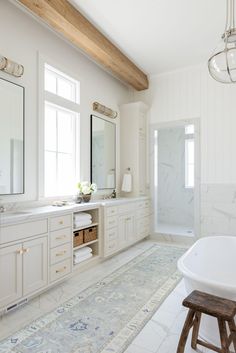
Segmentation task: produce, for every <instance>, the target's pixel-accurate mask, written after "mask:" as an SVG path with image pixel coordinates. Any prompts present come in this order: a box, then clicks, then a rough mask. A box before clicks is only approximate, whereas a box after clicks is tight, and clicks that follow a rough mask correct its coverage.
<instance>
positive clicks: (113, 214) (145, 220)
mask: <svg viewBox="0 0 236 353" xmlns="http://www.w3.org/2000/svg"><path fill="white" fill-rule="evenodd" d="M115 202H116V201H114V203H115ZM103 233H104V242H103V256H104V257H108V256H111V255H113V254H115V253H117V252H118V251H120V250H123V249H125V248H127V247H128V246H130V245H132V244H134V243H136V242H138V241H139V240H141V239H144V238H146V237H147V236H148V235H149V234H150V201H149V200H148V199H140V200H139V199H137V201H135V202H127V201H126V200H123V201H122V202H121V201H120V202H119V203H118V205H117V206H113V205H109V203H108V204H105V205H104V206H103Z"/></svg>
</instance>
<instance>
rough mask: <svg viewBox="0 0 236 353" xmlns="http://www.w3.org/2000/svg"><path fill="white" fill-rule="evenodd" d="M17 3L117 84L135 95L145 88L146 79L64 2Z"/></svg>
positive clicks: (29, 0) (30, 0)
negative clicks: (80, 51) (80, 50)
mask: <svg viewBox="0 0 236 353" xmlns="http://www.w3.org/2000/svg"><path fill="white" fill-rule="evenodd" d="M18 2H19V3H21V4H22V5H24V6H25V7H26V8H27V9H28V10H30V11H31V12H32V13H33V14H34V15H37V16H39V17H40V18H41V19H42V20H43V21H44V22H46V23H47V24H48V25H49V26H51V27H52V28H53V29H54V30H56V31H57V32H59V33H60V34H62V35H63V36H64V37H65V38H66V39H67V40H69V41H70V42H72V43H73V44H74V45H75V46H77V47H78V48H80V49H82V50H83V51H84V52H85V53H86V54H87V55H88V56H90V57H91V58H92V59H93V60H95V61H96V62H97V63H99V64H100V65H102V66H103V67H104V68H105V69H106V70H108V71H110V72H111V73H112V74H113V75H114V76H116V77H117V78H119V79H120V80H121V81H123V82H125V83H127V84H128V85H130V86H132V87H133V88H135V89H136V90H138V91H142V90H145V89H147V88H148V85H149V83H148V78H147V75H146V74H145V73H144V72H142V71H141V70H140V69H139V68H138V67H137V66H136V65H135V64H134V63H133V62H132V61H131V60H130V59H129V58H127V56H125V55H124V54H123V53H122V52H121V51H120V49H118V48H117V47H116V46H115V45H114V44H113V43H112V42H111V41H109V40H108V39H107V38H106V37H105V36H104V35H103V34H102V33H101V32H100V31H99V30H98V29H97V28H96V27H95V26H94V25H93V24H92V23H91V22H89V21H88V20H87V19H86V18H85V17H84V16H83V15H82V14H81V13H80V12H79V11H78V10H77V9H76V8H75V7H73V6H72V5H71V4H70V3H69V2H68V1H67V0H18Z"/></svg>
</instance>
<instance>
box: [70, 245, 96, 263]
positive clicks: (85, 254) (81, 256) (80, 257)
mask: <svg viewBox="0 0 236 353" xmlns="http://www.w3.org/2000/svg"><path fill="white" fill-rule="evenodd" d="M92 256H93V254H92V249H91V248H90V247H89V246H85V247H84V248H82V249H78V250H76V251H75V252H74V264H79V263H80V262H83V261H85V260H88V259H90V258H91V257H92Z"/></svg>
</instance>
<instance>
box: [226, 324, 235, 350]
mask: <svg viewBox="0 0 236 353" xmlns="http://www.w3.org/2000/svg"><path fill="white" fill-rule="evenodd" d="M228 324H229V329H230V333H231V335H232V336H231V337H232V341H233V345H234V350H235V352H236V326H235V322H234V319H233V320H230V321H229V322H228Z"/></svg>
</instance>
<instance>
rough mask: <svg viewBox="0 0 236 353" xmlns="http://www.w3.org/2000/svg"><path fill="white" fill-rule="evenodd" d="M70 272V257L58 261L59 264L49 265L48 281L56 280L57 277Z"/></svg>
mask: <svg viewBox="0 0 236 353" xmlns="http://www.w3.org/2000/svg"><path fill="white" fill-rule="evenodd" d="M70 272H71V259H68V260H65V261H63V262H60V263H59V264H56V265H53V266H51V269H50V282H54V281H57V280H58V279H60V278H62V277H64V276H66V275H68V274H69V273H70Z"/></svg>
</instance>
